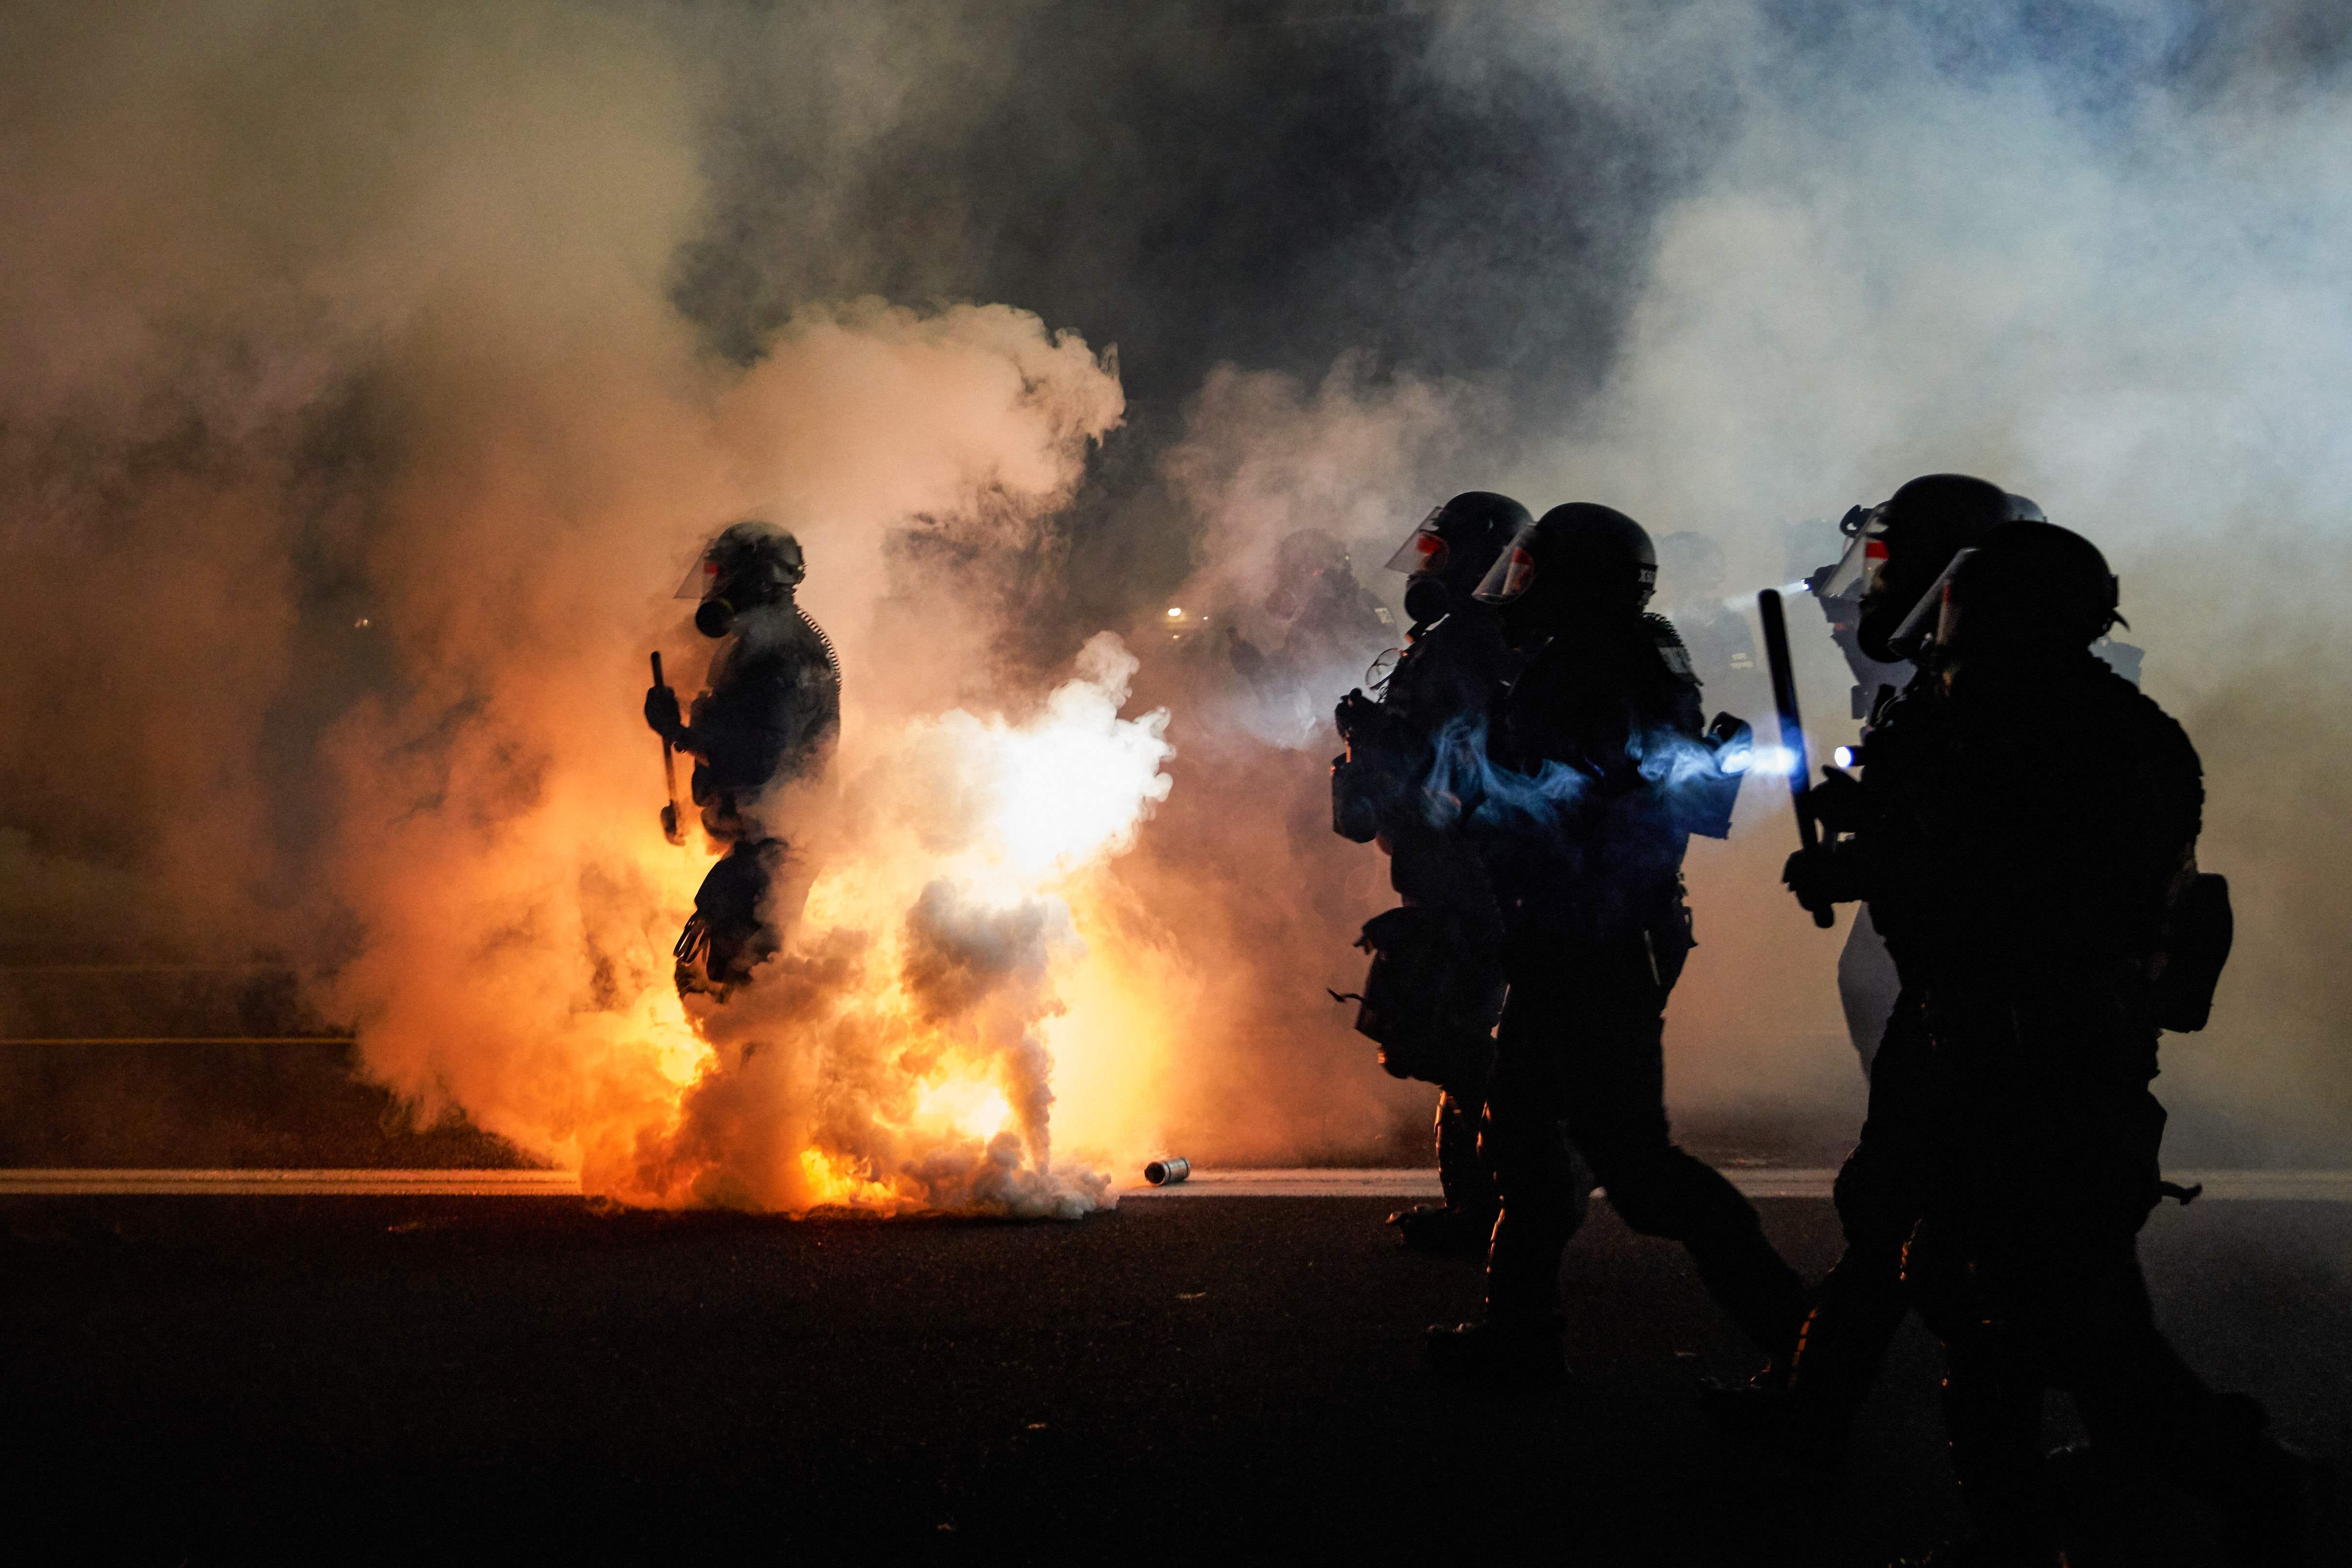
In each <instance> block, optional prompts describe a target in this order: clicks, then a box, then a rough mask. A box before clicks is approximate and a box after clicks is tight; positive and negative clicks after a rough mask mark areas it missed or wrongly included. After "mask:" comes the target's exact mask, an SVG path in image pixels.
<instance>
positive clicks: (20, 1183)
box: [0, 1166, 2352, 1203]
mask: <svg viewBox="0 0 2352 1568" xmlns="http://www.w3.org/2000/svg"><path fill="white" fill-rule="evenodd" d="M1724 1174H1725V1175H1727V1176H1728V1177H1730V1178H1731V1182H1732V1184H1733V1185H1734V1186H1736V1187H1738V1189H1739V1190H1740V1191H1741V1192H1743V1193H1745V1194H1748V1196H1749V1197H1751V1198H1826V1197H1828V1196H1829V1195H1830V1192H1831V1184H1832V1183H1833V1182H1834V1181H1835V1180H1836V1179H1837V1173H1836V1172H1835V1171H1834V1170H1831V1169H1828V1168H1826V1167H1821V1168H1790V1169H1771V1168H1768V1167H1761V1166H1731V1167H1727V1168H1726V1169H1725V1171H1724ZM2166 1175H2167V1177H2168V1179H2169V1180H2171V1181H2174V1182H2177V1183H2179V1184H2181V1185H2183V1186H2193V1185H2197V1184H2202V1185H2203V1186H2204V1189H2205V1191H2204V1194H2203V1195H2204V1196H2206V1197H2208V1198H2267V1199H2274V1200H2277V1199H2284V1200H2293V1201H2297V1202H2304V1203H2352V1171H2170V1172H2167V1173H2166ZM168 1194H182V1195H188V1196H220V1197H230V1196H235V1197H269V1196H282V1197H321V1196H333V1195H338V1194H341V1195H345V1196H352V1197H385V1196H394V1195H407V1194H413V1195H419V1196H438V1197H548V1198H576V1197H578V1196H580V1195H581V1194H580V1173H579V1172H577V1171H413V1170H412V1171H401V1170H307V1171H291V1170H184V1171H174V1170H138V1171H133V1170H87V1169H85V1170H76V1169H53V1170H30V1169H26V1170H5V1169H0V1196H13V1197H26V1196H37V1195H50V1196H58V1197H68V1196H104V1195H124V1196H129V1195H168ZM1118 1194H1119V1196H1120V1197H1121V1198H1122V1199H1135V1198H1142V1199H1158V1198H1433V1197H1436V1196H1438V1195H1439V1193H1438V1185H1437V1173H1436V1172H1435V1171H1433V1170H1429V1169H1426V1168H1421V1169H1413V1168H1405V1169H1353V1170H1348V1169H1330V1168H1323V1167H1305V1168H1293V1169H1276V1170H1226V1171H1218V1170H1209V1171H1204V1170H1202V1169H1200V1168H1199V1167H1198V1166H1195V1167H1194V1168H1193V1171H1192V1177H1191V1179H1190V1180H1188V1181H1184V1182H1180V1183H1178V1184H1176V1185H1174V1186H1169V1187H1154V1186H1150V1185H1147V1184H1143V1183H1142V1182H1140V1181H1136V1182H1134V1183H1132V1184H1121V1185H1120V1186H1119V1188H1118Z"/></svg>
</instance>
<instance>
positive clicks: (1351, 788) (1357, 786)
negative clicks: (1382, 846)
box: [1331, 752, 1381, 844]
mask: <svg viewBox="0 0 2352 1568" xmlns="http://www.w3.org/2000/svg"><path fill="white" fill-rule="evenodd" d="M1367 771H1368V770H1367V769H1366V768H1365V767H1364V765H1363V764H1362V763H1359V762H1355V761H1353V760H1352V759H1350V758H1349V755H1348V753H1347V752H1340V753H1339V755H1338V756H1336V757H1334V758H1332V759H1331V831H1332V832H1334V833H1336V834H1338V835H1339V837H1342V838H1344V839H1346V840H1348V842H1349V843H1350V844H1370V842H1371V841H1372V840H1373V839H1374V838H1377V837H1380V831H1381V801H1380V798H1379V796H1378V795H1377V793H1376V792H1375V791H1374V790H1373V788H1372V787H1371V781H1370V779H1368V778H1367V777H1366V773H1367Z"/></svg>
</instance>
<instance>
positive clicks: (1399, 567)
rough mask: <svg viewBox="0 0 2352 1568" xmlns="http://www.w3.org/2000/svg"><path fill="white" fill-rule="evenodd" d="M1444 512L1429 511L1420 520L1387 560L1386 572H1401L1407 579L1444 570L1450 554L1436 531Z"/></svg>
mask: <svg viewBox="0 0 2352 1568" xmlns="http://www.w3.org/2000/svg"><path fill="white" fill-rule="evenodd" d="M1444 510H1445V509H1444V507H1442V506H1441V507H1432V508H1431V509H1430V512H1429V515H1428V516H1427V517H1425V518H1423V519H1422V520H1421V522H1420V524H1419V526H1417V527H1415V528H1414V529H1413V531H1412V532H1411V533H1409V534H1407V535H1406V536H1405V541H1404V542H1403V543H1402V544H1400V545H1398V546H1397V552H1396V553H1395V554H1393V555H1391V556H1390V557H1389V558H1388V562H1387V566H1386V570H1388V571H1391V572H1402V573H1403V574H1405V575H1406V576H1408V577H1417V576H1419V575H1421V574H1423V573H1424V572H1443V571H1444V570H1445V561H1446V557H1447V556H1448V555H1449V554H1451V553H1452V552H1451V551H1449V550H1448V549H1447V548H1446V543H1445V541H1444V539H1443V538H1442V537H1440V535H1439V534H1438V531H1437V519H1438V516H1439V514H1440V513H1442V512H1444Z"/></svg>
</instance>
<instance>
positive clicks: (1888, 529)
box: [1839, 474, 2041, 664]
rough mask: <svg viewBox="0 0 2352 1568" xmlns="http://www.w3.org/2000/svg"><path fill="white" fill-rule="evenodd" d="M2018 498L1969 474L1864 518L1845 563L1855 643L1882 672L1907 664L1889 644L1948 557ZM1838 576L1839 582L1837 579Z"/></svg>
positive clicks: (1895, 500)
mask: <svg viewBox="0 0 2352 1568" xmlns="http://www.w3.org/2000/svg"><path fill="white" fill-rule="evenodd" d="M2016 502H2022V504H2023V505H2024V506H2025V507H2028V508H2032V510H2035V511H2039V510H2041V509H2040V508H2038V507H2033V503H2032V501H2028V500H2024V498H2023V497H2021V496H2020V497H2012V496H2011V495H2010V493H2009V492H2008V491H2006V490H2004V489H2001V488H2000V486H1999V485H1996V484H1993V483H1991V482H1990V481H1988V480H1985V479H1975V478H1972V477H1970V476H1969V475H1967V474H1923V475H1921V476H1920V477H1919V478H1917V479H1913V480H1912V481H1911V482H1910V483H1908V484H1906V485H1905V486H1904V487H1903V488H1902V489H1898V490H1896V491H1895V493H1894V494H1893V495H1892V496H1890V497H1888V498H1887V500H1885V502H1884V503H1883V504H1881V505H1879V506H1876V507H1874V508H1872V509H1871V510H1869V511H1868V512H1866V513H1864V514H1863V517H1862V518H1861V520H1860V526H1859V527H1858V528H1857V529H1855V530H1854V531H1853V546H1852V547H1851V548H1850V549H1849V551H1848V553H1849V554H1850V555H1853V554H1854V553H1855V552H1859V562H1860V565H1861V568H1862V612H1861V618H1860V620H1859V622H1858V623H1857V624H1856V626H1854V639H1855V640H1856V641H1857V642H1859V643H1860V644H1861V645H1862V651H1863V652H1864V653H1865V654H1867V655H1869V656H1870V657H1871V658H1874V659H1876V660H1878V661H1879V662H1881V663H1882V664H1892V663H1895V661H1897V660H1899V659H1902V658H1908V657H1909V656H1908V655H1907V654H1905V653H1903V652H1901V651H1900V650H1898V649H1896V648H1895V647H1893V646H1892V643H1891V639H1892V638H1893V637H1894V636H1895V632H1896V631H1897V630H1898V629H1900V628H1901V627H1902V626H1903V625H1904V623H1905V622H1906V621H1908V620H1909V619H1910V618H1911V614H1912V612H1913V611H1914V610H1916V609H1917V608H1918V607H1919V605H1920V602H1921V600H1923V599H1924V598H1925V597H1926V596H1927V595H1928V594H1929V593H1930V592H1931V591H1933V590H1934V589H1935V587H1936V584H1937V579H1938V578H1939V577H1941V576H1942V575H1943V574H1944V571H1945V569H1946V568H1947V567H1948V566H1949V565H1951V563H1952V557H1953V556H1955V555H1957V554H1958V553H1959V552H1961V551H1963V550H1967V549H1969V548H1970V547H1972V546H1974V545H1976V544H1977V543H1979V542H1981V541H1982V540H1983V538H1984V537H1985V535H1986V534H1988V533H1990V531H1992V530H1993V529H1994V528H1996V527H1998V526H2000V524H2001V523H2003V522H2005V521H2008V520H2009V519H2010V518H2011V516H2013V515H2020V513H2018V512H2017V511H2016V510H2014V508H2013V503H2016ZM1839 575H1840V576H1843V575H1844V574H1843V572H1841V573H1840V574H1839Z"/></svg>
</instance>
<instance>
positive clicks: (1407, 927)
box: [1356, 904, 1503, 1083]
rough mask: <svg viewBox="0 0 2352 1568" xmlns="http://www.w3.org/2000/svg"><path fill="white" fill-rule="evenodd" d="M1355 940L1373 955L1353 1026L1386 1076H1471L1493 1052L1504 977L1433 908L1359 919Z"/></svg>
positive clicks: (1480, 1074) (1435, 1079)
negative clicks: (1375, 1049)
mask: <svg viewBox="0 0 2352 1568" xmlns="http://www.w3.org/2000/svg"><path fill="white" fill-rule="evenodd" d="M1356 945H1357V946H1359V947H1360V948H1362V949H1363V950H1364V951H1365V952H1369V953H1370V954H1371V955H1372V962H1371V967H1370V969H1369V970H1368V971H1367V972H1366V973H1365V975H1364V990H1363V994H1362V995H1361V996H1360V997H1359V998H1357V999H1356V1000H1357V1002H1358V1006H1357V1009H1356V1031H1357V1033H1359V1034H1361V1035H1363V1036H1365V1037H1369V1038H1370V1039H1371V1040H1373V1041H1374V1042H1376V1043H1377V1044H1378V1045H1379V1046H1380V1047H1381V1050H1380V1063H1381V1067H1382V1068H1384V1069H1386V1070H1387V1072H1388V1073H1389V1075H1390V1076H1391V1077H1392V1078H1412V1079H1422V1080H1423V1081H1425V1082H1429V1083H1465V1082H1475V1081H1478V1080H1480V1079H1483V1078H1484V1077H1485V1073H1486V1061H1487V1058H1488V1057H1490V1056H1491V1055H1492V1053H1493V1051H1494V1030H1495V1021H1496V1019H1497V1018H1498V1017H1500V1016H1502V1010H1503V977H1502V969H1501V966H1500V965H1499V964H1498V963H1496V961H1495V959H1494V957H1493V955H1491V954H1488V953H1482V952H1474V951H1472V950H1471V949H1470V947H1469V944H1467V943H1465V942H1464V941H1463V940H1462V937H1461V934H1460V932H1459V931H1457V930H1456V929H1455V927H1454V923H1453V922H1452V921H1448V920H1446V919H1445V918H1444V916H1443V915H1440V914H1439V913H1437V912H1436V911H1435V910H1431V909H1427V908H1424V907H1423V906H1421V905H1418V904H1405V905H1402V906H1400V907H1398V908H1396V909H1393V910H1389V911H1388V912H1387V913H1385V914H1380V915H1375V916H1373V917H1372V918H1371V919H1370V920H1369V921H1365V922H1364V929H1363V934H1362V935H1361V936H1360V937H1359V938H1357V941H1356Z"/></svg>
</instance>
